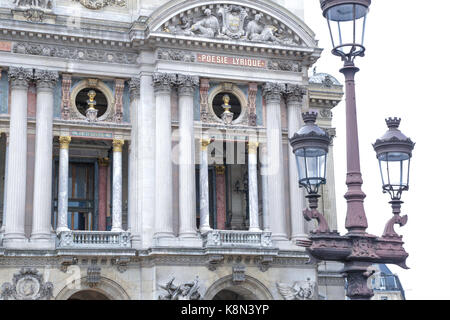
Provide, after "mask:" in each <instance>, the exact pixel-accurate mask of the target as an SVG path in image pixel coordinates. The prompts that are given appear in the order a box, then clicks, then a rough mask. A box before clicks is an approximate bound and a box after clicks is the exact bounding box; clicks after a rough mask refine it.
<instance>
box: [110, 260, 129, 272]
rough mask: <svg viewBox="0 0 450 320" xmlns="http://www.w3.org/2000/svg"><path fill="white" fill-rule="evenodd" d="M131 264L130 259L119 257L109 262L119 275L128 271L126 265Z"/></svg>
mask: <svg viewBox="0 0 450 320" xmlns="http://www.w3.org/2000/svg"><path fill="white" fill-rule="evenodd" d="M130 262H131V258H130V257H119V258H115V259H112V260H111V264H113V265H116V266H117V270H118V271H119V272H120V273H124V272H125V271H127V269H128V265H129V264H130Z"/></svg>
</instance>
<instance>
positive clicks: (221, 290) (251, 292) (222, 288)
mask: <svg viewBox="0 0 450 320" xmlns="http://www.w3.org/2000/svg"><path fill="white" fill-rule="evenodd" d="M204 299H205V300H273V296H272V295H271V293H270V291H269V290H268V289H267V287H266V286H265V285H264V284H262V283H261V282H260V281H259V280H257V279H255V278H253V277H250V276H246V277H245V281H244V282H240V283H235V282H233V276H232V275H229V276H226V277H224V278H222V279H219V280H217V281H216V282H214V283H213V284H212V285H211V287H209V289H208V290H207V291H206V293H205V295H204Z"/></svg>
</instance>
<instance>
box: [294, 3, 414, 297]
mask: <svg viewBox="0 0 450 320" xmlns="http://www.w3.org/2000/svg"><path fill="white" fill-rule="evenodd" d="M320 4H321V7H322V10H323V15H324V17H325V18H327V21H328V26H329V29H330V35H331V41H332V44H333V50H332V52H333V54H334V55H337V56H339V57H340V58H341V59H342V60H343V61H344V67H343V68H342V69H341V70H340V71H341V72H342V73H343V74H344V76H345V89H346V128H347V130H346V131H347V132H346V144H347V179H346V184H347V188H348V190H347V193H346V194H345V196H344V197H345V199H346V200H347V215H346V221H345V228H346V229H347V230H348V233H347V234H346V235H343V236H341V235H339V233H337V232H336V231H333V232H331V231H330V229H329V227H328V224H327V221H326V219H325V218H324V216H323V215H322V214H321V213H319V212H318V211H317V206H316V205H315V204H314V202H311V201H310V209H307V210H305V211H304V212H303V214H304V217H305V219H306V220H310V219H316V220H317V221H318V223H319V227H318V228H317V230H315V231H313V232H312V233H311V234H310V236H309V239H308V240H300V241H298V242H297V244H298V245H300V246H303V247H306V248H307V250H308V252H309V253H310V254H311V255H312V256H313V257H315V258H316V259H319V260H328V261H337V262H341V263H343V264H344V269H343V273H344V276H345V277H346V280H347V296H348V297H349V298H350V299H355V300H363V299H370V298H371V297H372V296H373V291H372V290H371V289H369V288H368V286H367V279H368V278H369V277H370V276H371V275H372V273H370V272H369V271H368V268H369V267H370V266H371V265H372V264H374V263H383V264H389V263H392V264H397V265H399V266H400V267H402V268H405V269H407V266H406V258H407V257H408V253H406V251H405V249H404V248H403V241H402V237H401V236H399V235H398V234H397V233H395V231H394V225H395V224H400V225H401V226H403V225H405V223H406V220H407V217H406V216H404V217H400V206H401V204H402V202H401V200H400V197H401V193H402V192H403V191H405V190H408V187H409V160H410V158H411V153H412V149H413V147H414V143H412V142H411V140H409V139H408V138H406V137H405V136H404V135H403V134H402V133H401V132H400V131H399V130H398V125H399V124H400V120H398V119H395V118H394V119H388V120H387V123H388V126H389V131H388V132H387V133H386V134H385V135H384V136H383V137H382V138H381V139H379V140H378V141H377V142H376V143H375V144H374V148H375V150H376V152H377V158H378V160H379V162H380V168H381V172H382V179H383V190H384V191H385V192H388V193H390V195H391V200H392V201H391V204H392V208H393V211H394V218H392V219H391V220H390V221H389V222H388V224H387V225H386V228H385V232H384V234H383V236H382V237H377V236H374V235H371V234H368V233H367V232H366V229H367V227H368V224H367V218H366V214H365V211H364V198H365V197H366V195H365V194H364V192H363V191H362V188H361V187H362V183H363V180H362V175H361V169H360V167H361V166H360V158H359V139H358V124H357V116H356V99H355V74H356V73H357V72H358V71H359V69H358V68H357V67H355V64H354V60H355V58H356V57H358V56H361V57H362V56H364V52H365V48H364V46H363V43H364V31H365V21H366V17H367V13H368V12H369V6H370V4H371V1H370V0H321V1H320ZM305 122H306V121H305ZM302 132H305V133H308V132H309V135H310V136H311V137H312V136H313V132H317V128H314V129H313V124H311V123H306V125H305V127H303V128H302V129H300V131H299V132H298V133H297V134H295V135H294V137H293V138H292V139H291V140H290V142H291V145H292V148H293V151H294V154H295V155H296V157H297V159H298V160H297V162H298V166H299V167H298V171H299V179H300V184H301V185H302V186H304V187H305V188H306V190H307V191H308V197H309V198H310V199H311V197H312V198H316V199H317V198H318V195H317V191H318V185H320V184H321V183H325V176H323V179H321V178H322V177H321V173H322V172H319V171H317V170H316V171H317V172H318V173H317V174H315V175H314V174H313V175H310V174H309V166H308V162H307V160H305V159H306V158H308V157H307V156H306V154H307V152H306V150H321V151H325V150H328V148H324V147H323V146H324V139H323V140H321V139H315V140H313V139H310V140H308V139H306V137H307V136H308V135H302V134H301V133H302ZM307 142H308V143H307ZM302 149H303V151H301V150H302ZM299 150H300V151H299ZM309 154H311V155H312V156H311V157H309V158H314V155H316V158H317V156H319V155H321V156H322V157H323V153H320V152H316V153H312V152H310V153H309ZM315 161H316V162H314V161H313V163H317V164H319V163H320V161H319V160H317V159H316V160H315ZM324 161H326V153H325V160H324ZM307 173H308V174H309V175H307ZM311 177H312V178H313V179H311Z"/></svg>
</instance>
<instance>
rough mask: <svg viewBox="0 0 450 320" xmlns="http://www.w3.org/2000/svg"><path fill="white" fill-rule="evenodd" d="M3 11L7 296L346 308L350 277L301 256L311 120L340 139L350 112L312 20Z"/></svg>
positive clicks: (129, 5) (198, 7)
mask: <svg viewBox="0 0 450 320" xmlns="http://www.w3.org/2000/svg"><path fill="white" fill-rule="evenodd" d="M285 6H286V7H290V6H293V4H292V3H291V2H290V3H289V4H286V5H285ZM1 9H2V18H1V20H2V21H1V22H2V26H3V27H4V28H3V29H2V34H1V35H0V49H1V50H2V56H3V57H4V58H5V59H4V60H3V61H4V62H3V65H1V66H0V68H1V70H3V72H4V73H3V74H4V75H5V72H6V73H7V74H8V79H5V78H4V79H0V89H1V90H0V91H1V92H0V103H2V104H5V106H3V105H2V106H1V107H0V110H6V113H0V132H5V133H8V137H9V144H7V143H6V140H5V138H6V137H5V135H3V134H2V135H0V173H1V172H5V177H4V179H0V187H2V188H0V190H4V189H7V191H6V192H5V194H4V195H3V194H0V204H1V207H4V208H5V210H2V211H1V213H2V214H3V219H1V221H2V223H3V225H2V228H1V229H0V271H1V272H0V285H1V292H0V296H1V298H2V299H24V300H26V299H31V300H38V299H56V300H59V299H70V298H75V299H82V298H89V297H92V295H93V294H98V293H102V295H103V296H101V297H102V298H106V299H155V300H157V299H164V300H201V299H214V298H216V299H218V298H226V297H230V296H229V294H230V292H232V295H233V294H234V296H235V297H237V298H238V299H280V300H281V299H317V298H318V297H319V295H320V296H323V295H324V294H325V293H328V296H327V298H329V299H342V298H343V297H344V284H343V282H342V276H341V275H340V273H339V270H340V269H339V268H338V267H335V268H331V269H330V268H329V267H328V265H327V268H328V269H326V270H325V271H322V270H321V269H320V266H321V265H320V264H319V262H317V261H315V260H314V259H312V258H311V257H310V256H309V255H308V254H307V252H306V251H305V250H304V249H303V248H301V247H299V246H297V245H295V241H296V240H297V238H296V237H297V236H299V234H300V236H302V235H305V234H306V233H307V232H308V228H307V225H306V224H304V223H303V222H302V221H303V220H301V216H300V215H298V216H297V215H295V214H293V213H295V212H300V211H301V209H303V208H302V207H301V202H300V203H299V204H295V202H291V201H290V200H291V199H292V197H293V195H295V193H294V192H292V193H290V192H287V191H288V190H289V191H290V190H291V189H292V187H291V185H292V184H291V183H289V185H288V184H286V183H285V182H284V181H286V182H287V181H289V182H291V180H294V182H295V183H294V186H295V190H297V185H296V181H295V180H296V178H295V177H294V176H295V175H296V172H293V171H292V169H291V168H290V167H289V168H286V163H287V162H288V161H289V160H288V158H289V156H290V154H291V152H290V149H289V147H288V148H286V146H287V142H288V138H290V132H291V131H292V130H294V129H295V130H298V127H299V126H300V122H299V119H297V120H298V121H297V120H296V117H297V116H298V115H299V114H300V111H301V110H305V111H306V110H308V108H314V109H319V111H320V112H319V114H320V117H319V119H318V121H319V122H320V126H321V127H323V128H325V129H327V130H329V131H333V130H334V129H333V128H332V125H331V121H332V116H333V114H332V111H331V109H332V108H333V107H334V106H335V105H336V104H337V103H338V102H339V101H340V99H341V98H342V86H340V84H338V83H336V82H335V81H334V80H335V79H334V78H332V77H331V76H329V77H328V78H327V77H326V76H324V77H318V76H317V75H316V76H312V77H311V79H312V80H313V81H309V79H308V68H309V67H310V66H311V65H313V64H314V63H315V61H316V60H317V59H318V58H319V57H320V53H321V49H320V48H318V47H317V42H316V39H314V35H313V33H312V32H311V31H310V30H309V28H308V27H307V26H306V25H305V23H304V22H303V20H302V17H301V16H300V17H299V16H296V15H295V14H292V13H291V12H289V11H288V10H287V9H286V8H285V7H283V6H278V5H275V6H274V4H273V2H271V1H266V0H242V1H240V3H239V4H237V3H236V2H235V1H227V0H224V1H213V2H211V1H206V0H192V1H186V0H164V1H159V2H158V4H156V2H155V3H152V5H150V6H149V5H148V3H146V2H145V1H137V0H126V1H125V0H73V1H64V4H62V2H58V1H27V0H15V1H11V2H10V3H9V6H7V7H5V8H1ZM93 17H95V19H94V18H93ZM4 89H5V92H9V94H8V95H7V96H6V98H5V96H4V95H2V92H4ZM92 91H93V92H92ZM91 107H92V108H91ZM89 109H90V111H89ZM292 109H294V111H295V112H291V111H292ZM289 110H291V111H289ZM42 111H44V112H42ZM226 111H229V114H226V115H225V116H224V115H223V114H224V113H225V112H226ZM90 115H92V117H91V116H90ZM296 121H297V122H296ZM37 132H39V134H37ZM274 133H275V134H274ZM30 144H34V146H33V145H30ZM247 146H249V147H248V148H247ZM4 155H7V156H4ZM266 160H267V161H266ZM273 162H275V165H273ZM36 168H37V169H36ZM40 168H44V169H45V170H46V171H45V172H44V171H42V170H41V169H40ZM213 168H214V170H212V169H213ZM36 172H38V173H39V172H40V173H42V174H41V176H42V177H41V176H40V175H39V174H38V175H36ZM327 172H333V170H332V169H330V170H327ZM35 176H36V177H37V178H36V179H33V177H35ZM18 177H22V178H20V179H19V178H18ZM327 180H328V181H332V179H331V178H330V179H328V178H327ZM3 181H5V182H3ZM331 184H333V183H331ZM44 186H45V188H46V189H45V190H47V189H48V191H45V192H44V191H43V190H44ZM327 187H328V188H329V189H327V190H324V201H323V203H324V206H325V209H324V212H325V214H326V215H327V219H328V220H329V221H332V219H329V217H330V216H331V217H334V218H335V215H336V212H335V209H334V206H333V205H334V194H333V190H332V186H331V185H330V186H327ZM23 190H26V192H23ZM19 191H20V192H19ZM43 193H45V194H44V195H43V196H40V195H42V194H43ZM300 197H302V196H300ZM8 199H9V200H8ZM37 204H39V207H38V206H37ZM8 208H9V209H8ZM41 208H43V209H42V210H41ZM5 221H6V222H5ZM25 222H27V223H25ZM333 228H335V227H334V226H333V222H332V223H330V229H333ZM388 245H391V244H386V245H385V246H384V247H383V250H389V248H388ZM348 246H349V248H350V247H351V243H350V242H349V243H348ZM372 251H373V250H371V248H368V249H367V252H354V253H353V254H359V255H364V254H370V253H371V252H372ZM318 267H319V269H320V271H318ZM11 279H12V280H11ZM324 292H325V293H324ZM329 292H331V293H329ZM234 296H233V297H234ZM96 297H97V298H98V297H100V296H96Z"/></svg>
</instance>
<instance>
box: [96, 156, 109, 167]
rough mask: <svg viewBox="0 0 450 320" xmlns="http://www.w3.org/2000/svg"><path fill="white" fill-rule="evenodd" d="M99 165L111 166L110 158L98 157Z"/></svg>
mask: <svg viewBox="0 0 450 320" xmlns="http://www.w3.org/2000/svg"><path fill="white" fill-rule="evenodd" d="M98 165H99V166H100V167H108V166H109V158H98Z"/></svg>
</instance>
